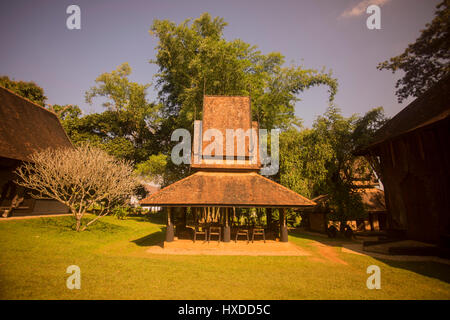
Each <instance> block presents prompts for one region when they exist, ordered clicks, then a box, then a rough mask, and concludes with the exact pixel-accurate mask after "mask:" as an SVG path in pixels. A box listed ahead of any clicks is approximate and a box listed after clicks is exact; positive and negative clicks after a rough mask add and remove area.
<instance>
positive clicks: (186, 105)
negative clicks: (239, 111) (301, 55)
mask: <svg viewBox="0 0 450 320" xmlns="http://www.w3.org/2000/svg"><path fill="white" fill-rule="evenodd" d="M226 25H227V23H226V22H225V21H224V20H223V19H222V18H220V17H215V18H212V17H211V16H210V15H209V14H208V13H204V14H202V15H201V16H200V17H199V18H197V19H194V20H192V19H187V20H185V21H184V22H182V23H180V24H179V25H177V24H175V23H174V22H171V21H169V20H155V21H154V23H153V25H152V26H151V29H150V34H151V35H153V36H155V37H156V38H157V39H158V40H159V42H158V45H157V47H156V49H157V54H156V57H155V59H153V60H151V61H150V62H151V63H154V64H156V65H158V67H159V72H158V73H157V74H156V75H155V78H156V88H157V89H158V96H159V99H160V101H161V103H162V104H163V108H162V109H161V112H162V115H163V117H164V120H163V122H162V124H161V130H160V131H159V132H157V133H156V134H157V136H158V141H159V145H160V146H161V149H162V150H161V151H162V152H163V153H165V154H169V152H170V150H171V147H172V146H173V142H171V141H170V140H169V138H170V135H171V133H172V132H173V130H175V129H177V128H185V129H187V130H190V131H191V133H192V131H193V121H194V120H195V119H201V111H202V103H203V95H205V94H206V95H245V96H250V97H251V105H252V117H253V120H255V121H258V122H259V125H260V127H261V128H264V129H269V130H271V129H274V128H280V129H283V130H287V129H288V128H290V127H291V126H295V125H300V123H301V121H300V119H298V118H297V117H296V116H295V108H294V107H295V103H296V102H297V101H299V100H300V99H299V98H298V97H297V95H298V94H299V93H301V92H303V91H304V90H306V89H308V88H310V87H313V86H318V85H326V86H327V87H328V88H329V100H330V101H332V100H333V98H334V95H335V93H336V90H337V80H336V79H334V78H333V77H332V76H331V73H330V72H324V71H321V72H319V71H317V70H313V69H304V68H303V67H301V66H295V65H289V66H285V60H284V57H283V55H281V54H280V53H277V52H272V53H269V54H266V55H264V54H262V53H261V52H260V51H258V50H257V47H256V46H252V45H250V44H248V43H245V42H243V41H242V40H240V39H236V40H231V41H228V40H226V39H225V38H224V35H223V30H224V28H225V26H226ZM189 172H190V171H189V168H188V167H187V166H186V165H179V166H175V165H173V164H172V163H171V162H169V163H168V165H167V170H166V174H165V176H164V180H165V181H166V182H168V183H169V182H173V181H174V180H178V179H180V178H181V177H183V176H185V175H186V174H188V173H189Z"/></svg>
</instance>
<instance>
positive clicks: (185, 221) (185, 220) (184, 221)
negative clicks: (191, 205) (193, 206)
mask: <svg viewBox="0 0 450 320" xmlns="http://www.w3.org/2000/svg"><path fill="white" fill-rule="evenodd" d="M183 224H184V228H186V225H187V207H183Z"/></svg>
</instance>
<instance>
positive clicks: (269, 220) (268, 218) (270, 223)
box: [266, 208, 272, 231]
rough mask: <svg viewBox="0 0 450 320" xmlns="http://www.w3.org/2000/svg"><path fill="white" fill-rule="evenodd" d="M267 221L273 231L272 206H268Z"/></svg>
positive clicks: (268, 226)
mask: <svg viewBox="0 0 450 320" xmlns="http://www.w3.org/2000/svg"><path fill="white" fill-rule="evenodd" d="M266 222H267V228H268V229H269V231H271V230H272V229H271V225H272V208H266Z"/></svg>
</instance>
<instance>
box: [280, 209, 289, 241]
mask: <svg viewBox="0 0 450 320" xmlns="http://www.w3.org/2000/svg"><path fill="white" fill-rule="evenodd" d="M280 241H281V242H288V230H287V223H286V209H284V208H282V209H281V210H280Z"/></svg>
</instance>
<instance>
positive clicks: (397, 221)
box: [360, 77, 450, 245]
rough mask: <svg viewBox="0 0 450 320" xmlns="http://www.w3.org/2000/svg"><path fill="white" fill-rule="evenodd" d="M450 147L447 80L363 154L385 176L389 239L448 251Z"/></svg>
mask: <svg viewBox="0 0 450 320" xmlns="http://www.w3.org/2000/svg"><path fill="white" fill-rule="evenodd" d="M449 142H450V77H446V78H444V79H443V80H441V81H440V82H438V83H437V84H436V85H435V86H434V87H432V88H431V89H429V90H428V91H427V92H426V93H424V94H423V95H422V96H420V97H419V98H417V99H416V100H414V101H413V102H412V103H410V104H409V105H408V106H407V107H406V108H404V109H403V110H402V111H401V112H399V113H398V114H397V115H395V116H394V117H393V118H392V119H391V120H390V121H389V122H387V123H386V124H385V125H384V126H383V127H382V128H381V129H379V130H378V131H377V132H376V134H375V137H374V140H373V142H372V143H371V144H370V145H369V146H367V147H366V148H364V150H362V151H361V152H360V154H364V155H365V156H366V157H367V158H368V159H369V160H370V161H371V163H373V165H374V166H376V167H377V171H378V172H379V174H380V175H381V177H380V178H381V181H382V182H383V185H384V190H385V194H386V205H387V208H388V217H387V226H388V230H389V232H390V234H391V235H395V236H400V237H406V238H409V239H414V240H419V241H424V242H430V243H441V244H443V243H445V244H447V245H448V239H449V234H450V223H449V217H450V173H449V172H450V171H449V170H450V144H449Z"/></svg>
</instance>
